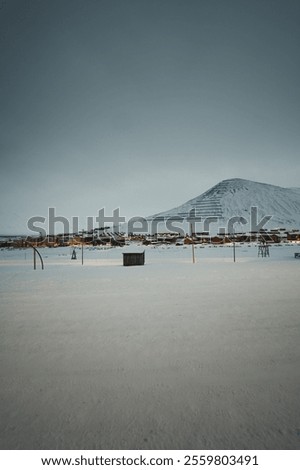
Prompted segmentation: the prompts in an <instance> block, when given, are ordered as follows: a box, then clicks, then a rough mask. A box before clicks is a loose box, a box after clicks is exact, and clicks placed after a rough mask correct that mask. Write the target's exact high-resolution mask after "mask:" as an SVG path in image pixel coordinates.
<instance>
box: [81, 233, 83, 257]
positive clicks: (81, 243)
mask: <svg viewBox="0 0 300 470" xmlns="http://www.w3.org/2000/svg"><path fill="white" fill-rule="evenodd" d="M81 264H82V265H83V229H82V233H81Z"/></svg>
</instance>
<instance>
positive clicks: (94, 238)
mask: <svg viewBox="0 0 300 470" xmlns="http://www.w3.org/2000/svg"><path fill="white" fill-rule="evenodd" d="M132 241H135V242H139V243H142V244H144V245H160V244H169V245H170V244H175V245H183V244H215V245H221V244H226V243H232V242H233V241H234V242H237V243H251V242H266V243H285V242H300V231H299V230H296V229H293V230H285V229H273V230H269V231H267V230H261V231H260V232H249V233H236V234H234V236H232V235H231V234H226V233H219V234H217V235H214V236H211V235H210V234H209V233H208V232H196V233H192V234H185V235H182V234H179V233H157V234H154V235H150V234H133V233H131V234H128V235H126V234H125V233H119V232H110V231H102V232H101V233H100V232H95V231H91V232H84V233H76V234H74V233H71V234H58V235H47V236H46V237H43V236H39V237H30V236H23V237H13V236H12V237H0V247H2V248H9V247H11V248H26V247H27V246H29V245H34V246H40V247H51V248H52V247H53V248H54V247H61V246H78V245H82V244H84V245H90V246H100V245H110V246H124V245H125V244H126V243H130V242H132Z"/></svg>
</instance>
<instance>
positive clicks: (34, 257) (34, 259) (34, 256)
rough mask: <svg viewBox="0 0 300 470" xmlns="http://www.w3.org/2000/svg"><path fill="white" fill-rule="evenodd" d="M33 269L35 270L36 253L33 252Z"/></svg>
mask: <svg viewBox="0 0 300 470" xmlns="http://www.w3.org/2000/svg"><path fill="white" fill-rule="evenodd" d="M33 269H36V251H35V250H33Z"/></svg>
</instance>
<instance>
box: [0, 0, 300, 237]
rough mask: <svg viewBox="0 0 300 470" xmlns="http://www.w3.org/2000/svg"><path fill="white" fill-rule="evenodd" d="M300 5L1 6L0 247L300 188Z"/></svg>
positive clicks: (89, 1) (77, 2)
mask: <svg viewBox="0 0 300 470" xmlns="http://www.w3.org/2000/svg"><path fill="white" fill-rule="evenodd" d="M299 24H300V1H298V0H28V1H26V0H21V1H18V0H0V47H1V51H0V52H1V53H0V69H1V96H0V99H1V101H0V109H1V126H0V133H1V138H0V144H1V176H0V185H1V186H0V188H1V203H0V215H1V222H0V233H5V232H9V231H12V230H14V231H16V230H18V231H19V232H24V231H25V228H26V221H27V219H28V218H29V217H32V216H34V215H41V216H44V217H46V216H47V211H48V207H55V208H56V212H57V214H58V215H63V216H65V217H71V216H80V217H84V219H85V217H86V216H96V215H97V212H98V209H101V208H102V207H105V208H106V210H107V213H108V214H110V212H111V211H112V209H114V208H116V207H120V208H121V215H124V216H126V217H127V218H128V217H132V216H134V215H141V216H146V215H150V214H152V213H156V212H160V211H163V210H167V209H170V208H171V207H174V206H177V205H179V204H181V203H183V202H185V201H186V200H188V199H190V198H192V197H195V196H197V195H199V194H201V193H202V192H204V191H205V190H207V189H209V188H210V187H211V186H213V185H215V184H217V183H218V182H219V181H221V180H223V179H226V178H233V177H239V178H245V179H252V180H255V181H261V182H266V183H271V184H277V185H280V186H286V187H288V186H300V184H299V174H300V163H299V140H300V132H299V103H300V99H299V98H300V96H299V95H300V93H299V84H300V76H299V75H300V74H299V71H300V66H299V46H300V28H299Z"/></svg>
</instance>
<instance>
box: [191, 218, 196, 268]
mask: <svg viewBox="0 0 300 470" xmlns="http://www.w3.org/2000/svg"><path fill="white" fill-rule="evenodd" d="M191 238H192V256H193V264H195V246H194V240H193V225H192V223H191Z"/></svg>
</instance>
